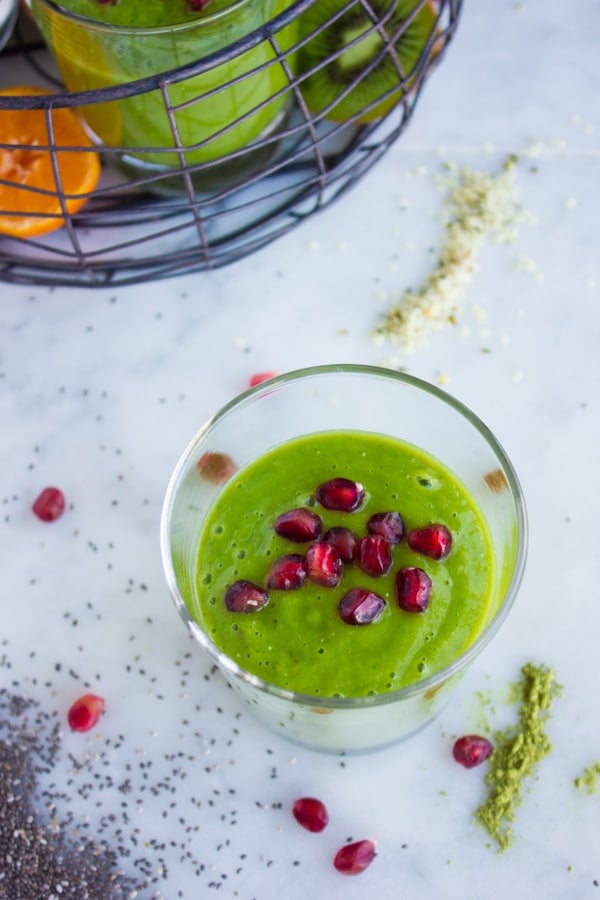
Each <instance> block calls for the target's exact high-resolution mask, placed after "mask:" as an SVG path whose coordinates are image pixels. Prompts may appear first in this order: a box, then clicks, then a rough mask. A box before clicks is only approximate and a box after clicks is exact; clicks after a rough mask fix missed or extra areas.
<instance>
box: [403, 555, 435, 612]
mask: <svg viewBox="0 0 600 900" xmlns="http://www.w3.org/2000/svg"><path fill="white" fill-rule="evenodd" d="M431 586H432V585H431V578H430V577H429V575H428V574H427V572H424V571H423V569H419V567H418V566H405V567H404V568H403V569H399V571H398V572H397V573H396V600H397V601H398V606H399V607H400V609H403V610H404V611H405V612H416V613H419V612H424V611H425V610H426V609H427V607H428V606H429V597H430V596H431Z"/></svg>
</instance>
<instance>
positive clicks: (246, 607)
mask: <svg viewBox="0 0 600 900" xmlns="http://www.w3.org/2000/svg"><path fill="white" fill-rule="evenodd" d="M268 602H269V595H268V593H267V592H266V591H265V590H264V588H261V587H260V585H258V584H254V582H252V581H246V579H244V578H241V579H240V580H239V581H234V583H233V584H231V585H230V586H229V587H228V588H227V590H226V591H225V606H226V607H227V609H228V610H229V612H243V613H251V612H256V611H257V610H259V609H262V608H263V607H264V606H266V605H267V603H268Z"/></svg>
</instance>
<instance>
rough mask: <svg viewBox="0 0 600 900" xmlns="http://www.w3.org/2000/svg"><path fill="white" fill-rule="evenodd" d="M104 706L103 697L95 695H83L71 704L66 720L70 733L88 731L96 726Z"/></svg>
mask: <svg viewBox="0 0 600 900" xmlns="http://www.w3.org/2000/svg"><path fill="white" fill-rule="evenodd" d="M105 708H106V704H105V702H104V698H103V697H98V695H97V694H84V695H83V696H82V697H79V699H78V700H76V701H75V703H73V705H72V706H71V707H70V709H69V712H68V713H67V720H68V722H69V727H70V728H71V730H72V731H89V730H90V728H93V727H94V725H97V724H98V720H99V719H100V716H101V715H102V713H103V712H104V710H105Z"/></svg>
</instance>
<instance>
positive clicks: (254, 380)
mask: <svg viewBox="0 0 600 900" xmlns="http://www.w3.org/2000/svg"><path fill="white" fill-rule="evenodd" d="M276 375H277V372H256V373H255V374H254V375H251V376H250V378H249V379H248V387H256V385H257V384H263V382H265V381H270V380H271V378H275V376H276Z"/></svg>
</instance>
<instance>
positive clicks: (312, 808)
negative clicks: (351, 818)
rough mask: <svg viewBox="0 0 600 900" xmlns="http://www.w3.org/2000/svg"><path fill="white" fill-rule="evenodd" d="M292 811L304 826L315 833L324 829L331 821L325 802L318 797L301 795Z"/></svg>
mask: <svg viewBox="0 0 600 900" xmlns="http://www.w3.org/2000/svg"><path fill="white" fill-rule="evenodd" d="M292 813H293V815H294V818H295V819H296V821H297V822H298V823H299V824H300V825H302V827H303V828H306V830H307V831H312V832H314V833H315V834H316V833H317V832H319V831H323V829H324V828H325V827H326V826H327V823H328V822H329V813H328V812H327V808H326V806H325V804H324V803H323V802H322V801H321V800H317V799H316V797H300V799H299V800H296V802H295V803H294V805H293V806H292Z"/></svg>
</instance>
